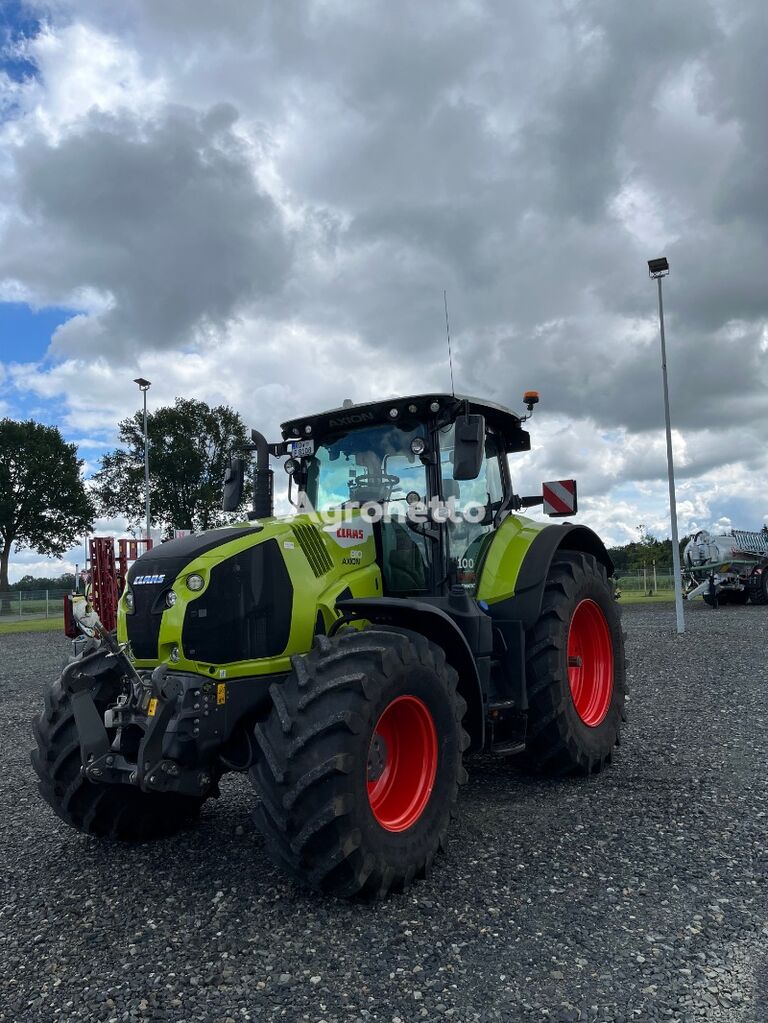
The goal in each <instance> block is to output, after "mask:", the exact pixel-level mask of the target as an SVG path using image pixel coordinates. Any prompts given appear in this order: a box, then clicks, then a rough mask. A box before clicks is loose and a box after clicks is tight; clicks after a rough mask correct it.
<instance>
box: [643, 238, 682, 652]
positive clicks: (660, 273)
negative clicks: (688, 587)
mask: <svg viewBox="0 0 768 1023" xmlns="http://www.w3.org/2000/svg"><path fill="white" fill-rule="evenodd" d="M668 273H669V263H668V262H667V260H666V257H664V256H662V257H661V258H660V259H649V260H648V275H649V277H651V279H652V280H656V281H657V283H658V285H659V334H660V336H661V376H662V380H663V382H664V417H665V419H666V423H667V476H668V478H669V516H670V519H671V522H672V571H673V572H674V576H675V580H674V582H675V616H676V618H677V633H678V635H682V634H683V633H684V632H685V618H684V616H683V582H682V579H681V577H680V541H679V540H678V538H677V502H676V500H675V463H674V461H673V459H672V425H671V423H670V419H669V388H668V386H667V344H666V339H665V337H664V301H663V299H662V297H661V280H662V277H666V276H667V274H668Z"/></svg>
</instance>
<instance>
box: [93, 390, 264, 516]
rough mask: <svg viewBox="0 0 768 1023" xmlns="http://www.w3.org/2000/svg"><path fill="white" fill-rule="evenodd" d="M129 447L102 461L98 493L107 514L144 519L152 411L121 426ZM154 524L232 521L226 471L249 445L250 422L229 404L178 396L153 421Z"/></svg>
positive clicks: (154, 414)
mask: <svg viewBox="0 0 768 1023" xmlns="http://www.w3.org/2000/svg"><path fill="white" fill-rule="evenodd" d="M119 430H120V434H119V436H120V443H121V445H122V446H121V447H120V448H118V449H117V450H115V451H112V452H110V453H109V454H107V455H105V456H104V457H103V458H102V459H101V469H100V470H99V472H97V473H96V474H95V476H94V477H93V479H94V494H95V496H96V500H97V503H98V507H99V510H100V512H101V513H102V514H103V515H108V516H117V515H124V516H125V517H126V518H127V519H128V521H129V522H131V523H132V524H134V525H139V524H143V522H144V414H143V412H141V411H139V412H137V413H136V414H135V415H134V416H132V417H131V418H130V419H125V420H123V422H121V423H120V426H119ZM147 434H148V436H149V486H150V513H151V516H152V525H153V526H154V525H159V526H162V528H163V530H164V532H165V534H166V535H171V534H172V532H173V530H174V529H194V530H202V529H211V528H212V527H214V526H219V525H222V524H225V523H227V522H230V521H232V515H231V514H227V513H225V512H222V511H221V488H222V483H223V480H224V471H225V469H226V467H227V465H228V463H229V457H230V455H231V454H232V451H233V449H234V448H237V447H242V446H243V445H244V444H246V443H247V442H248V436H247V432H246V428H245V424H244V423H243V421H242V419H241V418H240V416H239V414H238V413H237V412H235V411H234V410H233V409H231V408H229V406H227V405H217V406H216V407H215V408H211V407H210V406H208V405H206V403H205V402H203V401H195V400H194V399H191V398H177V399H176V401H175V403H174V404H173V405H172V406H171V405H167V406H164V407H163V408H159V409H157V410H156V411H155V412H151V413H149V415H148V416H147Z"/></svg>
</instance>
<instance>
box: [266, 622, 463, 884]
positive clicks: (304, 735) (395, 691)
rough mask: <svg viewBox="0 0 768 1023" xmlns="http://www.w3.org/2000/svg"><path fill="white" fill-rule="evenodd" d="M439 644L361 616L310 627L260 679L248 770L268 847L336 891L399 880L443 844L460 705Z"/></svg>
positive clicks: (294, 871) (454, 780) (421, 872)
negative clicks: (254, 746)
mask: <svg viewBox="0 0 768 1023" xmlns="http://www.w3.org/2000/svg"><path fill="white" fill-rule="evenodd" d="M457 682H458V676H457V675H456V672H455V671H454V670H453V668H451V667H450V666H449V665H447V664H446V661H445V655H444V653H443V651H442V650H441V649H440V648H439V647H437V646H435V645H434V644H432V643H429V642H428V641H427V640H426V639H425V638H424V637H423V636H420V635H418V634H417V633H411V632H405V631H398V630H392V629H385V628H383V627H371V628H366V629H362V630H358V629H351V628H348V629H344V630H342V631H341V632H339V633H338V634H337V635H336V636H334V637H333V638H328V637H327V636H319V637H317V639H316V643H315V647H314V648H313V649H312V650H311V651H310V652H309V653H308V654H306V655H305V656H301V657H294V658H293V671H292V672H291V673H290V674H289V675H288V677H287V678H286V679H285V680H284V681H283V682H280V683H276V684H274V685H272V686H271V687H270V695H271V697H272V708H271V710H270V712H269V715H268V716H267V718H266V719H265V720H264V721H262V722H260V723H259V724H257V725H256V732H255V734H256V740H257V742H258V745H259V747H260V750H261V756H260V757H259V758H258V759H257V762H256V764H255V766H254V767H253V768H252V769H251V780H252V782H253V785H254V787H255V789H256V792H257V793H258V795H259V797H260V802H259V804H258V805H257V808H256V822H257V824H258V826H259V829H260V830H261V832H262V833H263V835H264V837H265V839H266V842H267V847H268V849H269V851H270V853H271V854H272V856H273V858H274V859H275V860H276V861H277V862H278V863H279V864H280V865H281V866H283V867H285V868H286V869H287V870H288V871H289V873H290V874H291V875H292V876H293V877H294V878H296V879H297V880H299V881H300V882H301V883H303V884H307V885H309V886H311V887H314V888H318V889H320V890H321V891H324V892H328V893H330V894H333V895H338V896H342V897H347V898H348V897H352V896H355V895H363V896H384V895H386V894H387V892H389V891H390V890H394V891H403V890H405V889H406V888H407V887H408V885H409V884H410V882H411V881H412V880H413V879H414V878H416V877H424V876H426V874H427V873H428V871H429V870H430V867H431V865H432V861H433V859H434V857H435V855H436V854H437V852H438V851H439V850H440V849H441V848H442V847H443V846H444V845H445V841H446V833H447V831H448V824H449V822H450V818H451V815H452V811H453V808H454V805H455V803H456V797H457V793H458V787H459V785H460V784H462V783H463V782H464V781H465V780H466V772H465V771H464V768H463V766H462V752H463V750H464V749H465V748H466V747H467V745H468V744H469V738H468V736H467V735H466V733H465V732H464V730H463V728H462V724H461V722H462V718H463V716H464V713H465V710H466V704H465V702H464V700H463V699H462V698H461V696H459V695H458V693H457V690H456V686H457Z"/></svg>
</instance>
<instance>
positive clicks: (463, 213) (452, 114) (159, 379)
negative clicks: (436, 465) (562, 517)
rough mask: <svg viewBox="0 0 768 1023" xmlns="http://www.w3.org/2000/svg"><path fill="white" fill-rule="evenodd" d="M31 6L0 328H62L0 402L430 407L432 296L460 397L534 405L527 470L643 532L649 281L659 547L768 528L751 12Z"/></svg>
mask: <svg viewBox="0 0 768 1023" xmlns="http://www.w3.org/2000/svg"><path fill="white" fill-rule="evenodd" d="M31 6H32V8H33V9H34V10H35V11H36V12H37V13H38V15H39V16H40V17H41V18H42V19H43V24H44V28H43V29H42V30H41V32H40V33H39V35H38V36H37V37H36V38H35V39H33V40H31V41H29V42H28V43H26V44H25V45H26V50H25V56H26V57H27V59H29V60H31V61H33V62H34V64H35V67H36V68H37V75H36V77H35V79H34V80H32V81H29V82H27V83H26V84H19V83H15V85H14V86H13V97H12V98H13V104H12V108H13V113H12V114H6V115H5V116H6V121H5V122H4V124H3V125H2V127H1V128H0V132H1V133H2V138H0V141H2V142H4V143H5V145H4V146H3V148H2V154H3V155H2V156H0V185H2V186H3V188H2V195H3V196H4V198H2V199H0V289H2V290H0V294H4V295H16V296H17V297H18V296H23V297H26V298H27V299H29V300H34V301H37V302H40V303H49V302H57V303H59V304H63V303H68V304H69V306H70V307H71V308H74V309H77V310H79V313H78V315H76V316H73V318H72V319H70V320H69V321H68V322H67V323H66V324H64V325H63V326H62V327H60V328H59V330H58V331H57V333H56V335H55V337H54V339H53V343H52V347H51V351H50V353H49V356H48V358H47V360H43V361H42V362H40V363H34V364H32V363H29V364H26V365H25V366H21V367H15V368H14V369H13V370H12V375H11V376H10V379H12V380H13V381H14V382H15V386H16V387H17V388H18V389H19V391H20V393H25V394H28V395H37V396H38V397H39V398H40V400H41V401H56V402H60V403H62V404H63V406H64V408H65V412H64V421H65V424H66V425H67V427H68V428H69V429H71V430H73V431H76V432H77V435H78V436H82V435H83V434H84V433H85V432H94V431H99V432H98V433H97V434H96V436H105V435H106V434H105V433H104V432H103V431H107V432H108V431H110V430H112V431H113V430H114V424H115V420H116V419H117V418H119V417H122V416H124V415H127V414H129V413H130V412H131V411H133V409H135V407H136V404H137V402H136V398H137V396H136V394H135V392H134V389H133V385H132V384H131V379H132V377H133V376H135V375H137V374H138V373H141V374H143V375H145V376H147V377H149V378H150V379H152V380H153V381H154V383H153V389H152V391H151V392H150V399H151V402H153V403H157V402H160V401H164V402H167V401H171V400H172V399H173V398H174V397H175V396H176V394H185V395H188V396H197V397H203V398H205V400H209V401H226V402H228V403H230V404H232V405H235V406H236V407H238V408H239V409H240V410H241V411H242V412H243V413H244V414H245V416H246V417H247V418H248V419H249V421H251V422H252V423H253V424H254V425H259V424H267V425H268V426H269V428H270V429H275V428H276V426H277V424H278V423H279V421H280V420H281V418H285V417H288V416H290V415H293V414H294V413H296V412H297V411H301V409H303V408H306V409H308V410H309V409H316V408H318V407H324V406H325V407H328V406H331V405H336V404H338V403H339V402H340V401H341V399H342V398H344V397H348V396H350V397H354V398H365V397H375V396H380V395H382V394H385V393H387V392H394V391H401V392H408V391H411V392H413V391H423V390H429V389H430V388H434V389H438V388H440V389H443V388H445V387H446V386H447V384H448V371H447V361H446V347H445V330H444V319H443V308H442V292H443V289H444V288H445V289H447V291H448V298H449V305H450V313H451V326H452V333H453V340H454V366H455V370H456V380H457V384H458V386H459V388H460V389H465V390H467V391H470V392H473V393H478V394H485V395H488V396H489V397H491V398H494V399H496V400H499V401H502V402H505V403H508V404H511V405H513V406H516V405H517V403H518V400H519V397H518V396H519V395H520V393H521V392H522V390H523V389H525V388H527V387H538V388H539V389H540V390H541V392H542V399H543V400H542V405H541V409H540V412H539V413H537V419H536V420H534V424H536V427H535V428H536V430H540V433H538V434H537V437H538V438H539V440H538V441H537V443H538V444H539V447H538V448H537V449H536V451H535V452H533V453H532V454H531V456H530V460H529V462H527V463H521V467H524V468H525V470H526V472H527V471H528V470H529V469H530V471H531V473H532V474H533V475H534V477H535V476H537V475H538V476H541V474H543V473H545V474H546V476H545V477H544V478H547V477H550V478H551V477H555V478H556V477H558V476H562V475H567V474H569V473H577V474H578V475H579V479H580V486H581V493H582V494H583V495H584V507H585V508H586V509H587V510H588V514H590V515H592V516H593V517H594V520H595V521H596V522H599V523H600V524H601V526H602V527H604V528H606V529H608V530H610V531H612V532H611V535H613V536H617V535H619V534H620V533H621V531H622V530H624V531H626V530H627V529H629V530H632V529H634V526H635V525H636V524H637V521H646V520H647V519H649V518H653V521H654V522H656V523H657V525H658V526H659V528H660V529H662V528H663V521H664V502H665V497H664V494H665V487H666V482H665V472H666V468H665V449H664V444H663V434H662V432H661V427H662V424H663V410H662V401H661V380H660V353H659V341H658V321H657V313H656V289H655V285H654V284H653V283H652V282H650V281H649V280H648V277H647V274H646V269H645V260H646V259H648V258H649V257H653V256H656V255H660V254H662V252H663V253H664V254H666V255H667V256H668V257H669V260H670V264H671V267H672V273H671V275H670V277H669V278H668V279H667V280H666V281H665V284H664V288H665V292H664V294H665V304H666V315H667V339H668V365H669V377H670V394H671V401H672V415H673V425H674V427H675V445H676V455H677V468H678V482H679V487H680V490H681V501H680V505H681V515H682V516H684V518H685V521H686V523H688V522H694V521H697V522H698V521H703V520H704V518H705V517H706V516H707V515H710V514H712V515H714V516H716V517H718V516H722V515H729V514H730V513H731V512H730V511H729V509H731V511H733V514H734V515H736V514H737V513H738V514H744V515H749V516H751V517H752V519H753V520H754V522H755V524H759V522H760V520H761V518H762V516H763V515H765V514H766V513H767V512H768V504H766V500H768V499H766V498H765V496H764V494H763V493H762V491H761V488H759V487H757V488H755V487H753V485H752V483H753V481H754V479H760V478H762V479H764V478H765V476H766V474H767V473H768V465H767V464H766V456H765V454H764V442H763V438H764V436H765V435H766V432H768V369H767V368H766V367H767V365H768V346H767V345H766V337H768V330H767V328H766V317H768V306H767V302H768V299H767V298H766V295H768V291H767V290H766V288H765V268H766V266H768V230H767V229H768V206H766V200H765V189H764V188H763V187H762V182H763V181H764V180H765V178H766V170H767V169H768V128H766V122H765V117H764V109H763V108H764V95H765V92H766V85H768V81H766V75H767V74H768V72H766V70H765V62H764V61H763V60H762V59H761V51H760V46H761V44H762V39H763V38H764V35H765V28H766V24H765V23H766V19H767V17H768V16H767V15H766V12H765V8H764V5H763V4H762V3H760V2H758V0H743V2H741V0H740V2H739V3H738V4H736V3H735V0H733V2H732V0H705V2H703V3H702V2H700V0H681V2H679V3H677V4H673V5H671V4H668V3H663V2H662V0H651V2H649V3H646V4H644V5H641V6H636V5H626V4H624V5H617V4H615V3H613V2H610V0H578V2H577V0H569V2H568V3H558V2H555V0H545V2H543V3H541V4H537V5H517V8H516V9H515V10H514V11H512V10H511V9H510V6H509V4H507V3H504V2H503V0H462V2H459V3H455V4H452V5H450V7H449V8H446V10H445V11H443V12H441V17H440V18H435V16H434V10H433V9H432V7H430V5H416V4H412V3H408V2H404V0H387V2H372V3H367V2H366V3H364V2H352V3H349V2H343V3H342V2H340V0H327V2H325V3H322V4H314V5H311V7H310V8H309V9H306V10H305V9H299V8H298V7H296V6H295V5H291V4H284V3H278V2H267V3H264V4H260V5H247V4H242V3H240V2H236V0H224V2H222V3H220V4H217V5H216V6H215V9H214V7H212V6H211V5H210V4H209V3H207V2H205V0H183V2H182V0H166V2H164V3H155V2H153V0H126V2H125V3H123V4H120V5H105V4H103V3H100V2H98V0H78V2H77V3H76V4H75V3H70V2H68V0H57V2H55V3H51V2H42V0H41V2H35V3H34V4H32V5H31ZM0 109H4V108H2V107H0ZM534 470H535V472H534ZM725 480H727V481H728V486H729V487H730V488H731V490H730V491H728V486H726V485H725V483H724V481H725ZM763 490H764V488H763ZM729 493H730V496H729ZM737 495H745V496H744V501H745V503H743V504H742V505H738V504H737V503H736V499H737ZM739 499H740V498H739ZM635 520H637V521H635ZM733 521H734V522H735V521H736V519H735V518H734V519H733ZM744 524H745V525H748V524H749V523H746V522H745V523H744Z"/></svg>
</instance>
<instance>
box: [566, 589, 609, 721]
mask: <svg viewBox="0 0 768 1023" xmlns="http://www.w3.org/2000/svg"><path fill="white" fill-rule="evenodd" d="M568 684H569V685H570V687H571V697H572V699H573V705H574V707H575V708H576V713H577V714H578V715H579V717H580V718H581V720H582V721H583V722H584V724H585V725H589V726H590V727H591V728H594V727H595V726H596V725H599V724H600V722H601V721H602V720H603V718H604V717H605V715H606V714H607V713H608V708H609V707H610V705H611V696H612V695H613V643H612V642H611V631H610V629H609V628H608V622H607V621H606V618H605V615H604V614H603V612H602V610H601V608H600V607H599V605H598V604H596V603H595V602H594V600H582V601H581V602H580V603H579V604H577V605H576V610H575V611H574V612H573V617H572V618H571V625H570V629H569V630H568Z"/></svg>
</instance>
